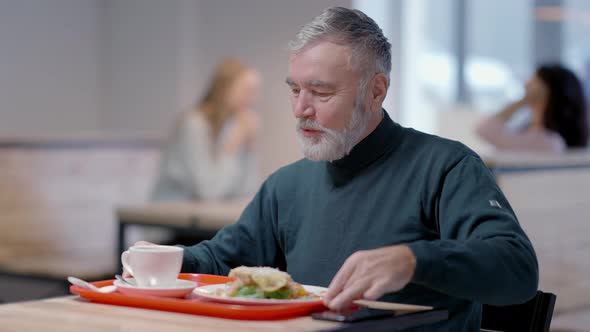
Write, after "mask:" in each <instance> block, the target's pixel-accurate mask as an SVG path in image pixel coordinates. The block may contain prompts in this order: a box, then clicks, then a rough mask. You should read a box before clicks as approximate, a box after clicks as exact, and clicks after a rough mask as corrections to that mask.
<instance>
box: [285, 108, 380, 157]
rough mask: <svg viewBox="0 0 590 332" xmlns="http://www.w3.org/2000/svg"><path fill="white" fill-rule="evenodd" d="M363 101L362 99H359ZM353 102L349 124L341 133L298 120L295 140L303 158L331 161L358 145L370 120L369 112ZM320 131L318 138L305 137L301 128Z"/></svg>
mask: <svg viewBox="0 0 590 332" xmlns="http://www.w3.org/2000/svg"><path fill="white" fill-rule="evenodd" d="M359 100H363V98H359ZM359 100H357V102H355V109H354V111H353V112H352V117H351V119H350V122H349V123H348V124H347V125H346V127H344V129H342V130H341V131H338V130H334V129H329V128H325V127H323V126H321V125H319V124H317V123H315V122H313V121H312V120H310V119H300V120H299V122H298V123H297V138H298V139H299V143H300V144H301V150H302V151H303V155H304V156H305V158H307V159H310V160H313V161H320V160H327V161H333V160H338V159H341V158H343V157H344V156H346V155H348V154H349V153H350V150H352V148H353V147H354V146H355V145H356V144H357V143H358V141H359V140H360V138H361V136H362V135H363V133H364V132H365V130H366V129H367V126H368V125H369V121H370V119H371V114H370V112H366V111H365V110H364V109H363V105H362V104H361V103H359V102H358V101H359ZM302 127H303V128H306V129H314V130H321V131H322V133H321V136H320V137H319V138H312V137H305V136H303V134H302V133H301V128H302Z"/></svg>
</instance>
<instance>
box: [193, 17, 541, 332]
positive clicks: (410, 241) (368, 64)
mask: <svg viewBox="0 0 590 332" xmlns="http://www.w3.org/2000/svg"><path fill="white" fill-rule="evenodd" d="M290 46H291V55H290V59H289V69H288V74H287V79H286V82H287V85H288V86H289V88H290V90H291V104H292V109H293V114H294V115H295V117H296V118H297V119H298V122H297V135H298V137H299V139H300V141H301V145H302V149H303V153H304V155H305V157H306V159H303V160H300V161H297V162H295V163H293V164H291V165H288V166H285V167H283V168H281V169H279V170H278V171H276V172H275V173H274V174H272V175H271V176H270V177H269V178H268V179H267V180H266V181H265V182H264V184H263V185H262V187H261V188H260V190H259V192H258V194H257V195H256V197H255V198H254V199H253V201H252V202H251V203H250V204H249V206H248V207H247V208H246V210H245V211H244V212H243V214H242V216H241V217H240V219H239V220H238V222H237V223H236V224H234V225H232V226H229V227H226V228H224V229H223V230H221V231H220V232H219V233H218V234H217V235H216V236H215V237H214V238H213V239H212V240H210V241H205V242H202V243H200V244H198V245H195V246H192V247H187V248H186V250H185V257H184V263H183V270H184V271H191V272H202V273H215V274H227V273H228V271H229V270H230V269H231V268H233V267H235V266H238V265H248V266H274V267H278V268H280V269H283V270H286V271H287V272H289V273H290V274H291V275H292V276H293V278H294V280H296V281H299V282H301V283H304V284H312V285H323V286H328V285H329V290H328V293H327V295H326V297H325V303H326V305H327V306H329V307H330V308H332V309H343V308H346V307H347V306H348V305H349V304H350V303H351V301H352V300H353V299H356V298H359V297H363V298H367V299H378V298H380V299H381V300H386V301H396V302H405V303H415V304H423V305H433V306H438V307H446V308H448V309H449V312H450V319H449V320H448V321H446V322H443V323H439V324H436V325H432V326H431V329H432V330H436V331H441V330H444V331H473V330H476V329H478V328H479V324H480V319H481V303H488V304H496V305H504V304H513V303H519V302H524V301H526V300H528V299H529V298H531V297H532V296H533V295H534V294H535V291H536V289H537V279H538V271H537V261H536V257H535V253H534V250H533V248H532V246H531V243H530V242H529V240H528V239H527V237H526V235H525V234H524V232H523V230H522V229H521V228H520V226H519V225H518V222H517V220H516V217H515V215H514V212H513V211H512V210H511V208H510V205H509V204H508V202H507V201H506V198H505V197H504V195H503V194H502V192H501V191H500V189H499V188H498V186H497V185H496V183H495V180H494V177H493V175H492V174H491V173H490V172H489V170H488V169H487V168H486V166H485V165H484V163H483V162H482V161H481V159H480V158H479V157H478V156H477V155H476V154H475V153H474V152H472V151H471V150H469V149H468V148H466V147H465V146H463V145H462V144H460V143H458V142H453V141H449V140H446V139H442V138H439V137H436V136H431V135H426V134H423V133H420V132H418V131H415V130H412V129H408V128H404V127H402V126H400V125H399V124H396V123H395V122H393V121H392V120H391V119H390V118H389V117H388V115H387V113H386V112H384V111H383V109H382V108H381V105H382V103H383V100H384V99H385V95H386V92H387V88H388V86H389V72H390V68H391V53H390V44H389V42H388V41H387V39H386V38H385V37H384V36H383V33H382V32H381V30H380V28H379V27H378V26H377V24H376V23H375V22H374V21H373V20H372V19H371V18H369V17H367V16H366V15H365V14H363V13H362V12H360V11H358V10H350V9H346V8H339V7H336V8H330V9H327V10H325V11H324V12H323V13H322V14H321V15H320V16H318V17H317V18H315V19H314V20H313V21H312V22H311V23H309V24H307V25H305V26H304V27H303V28H302V30H301V31H300V32H299V33H298V34H297V37H296V39H295V40H294V41H293V42H291V44H290Z"/></svg>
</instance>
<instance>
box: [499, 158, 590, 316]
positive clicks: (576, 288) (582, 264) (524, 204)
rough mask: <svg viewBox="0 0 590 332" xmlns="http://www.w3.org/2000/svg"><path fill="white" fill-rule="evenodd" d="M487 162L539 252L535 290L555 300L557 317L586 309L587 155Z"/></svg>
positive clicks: (589, 282) (589, 303) (589, 264)
mask: <svg viewBox="0 0 590 332" xmlns="http://www.w3.org/2000/svg"><path fill="white" fill-rule="evenodd" d="M488 160H490V161H491V165H492V169H493V170H494V171H495V173H496V176H497V179H498V183H499V185H500V187H501V188H502V190H503V191H504V193H505V194H506V196H507V197H508V200H509V201H510V204H511V205H512V207H513V209H514V211H515V212H516V214H517V216H518V219H519V221H520V223H521V225H522V227H523V228H524V230H525V231H526V233H527V235H528V236H529V238H530V239H531V241H532V243H533V246H534V247H535V250H536V252H537V258H538V260H539V275H540V280H539V283H540V285H539V288H540V289H543V290H544V291H548V292H551V293H555V294H556V295H557V298H558V300H557V302H556V305H555V312H556V314H559V313H563V312H571V311H576V310H580V309H584V308H588V307H590V260H588V258H587V252H588V251H589V250H590V240H589V238H588V234H590V208H589V207H590V152H588V151H587V150H578V151H572V152H568V153H566V154H565V155H563V154H562V155H560V154H555V155H554V154H551V155H546V154H522V153H518V154H516V153H502V154H497V155H496V156H495V157H491V158H490V157H488Z"/></svg>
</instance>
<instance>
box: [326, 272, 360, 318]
mask: <svg viewBox="0 0 590 332" xmlns="http://www.w3.org/2000/svg"><path fill="white" fill-rule="evenodd" d="M368 283H369V280H368V279H357V280H356V282H354V283H352V284H351V285H350V286H349V287H347V288H346V289H344V290H342V292H341V293H340V294H338V295H337V296H336V297H335V298H334V299H333V300H331V301H329V302H328V303H327V306H328V307H329V308H330V309H332V310H336V311H343V310H346V309H348V308H349V307H350V304H351V303H352V301H353V300H356V299H358V298H360V297H361V294H363V293H364V292H365V290H366V289H367V287H368Z"/></svg>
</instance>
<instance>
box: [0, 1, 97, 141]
mask: <svg viewBox="0 0 590 332" xmlns="http://www.w3.org/2000/svg"><path fill="white" fill-rule="evenodd" d="M99 11H100V1H98V0H51V1H46V0H12V1H9V0H8V1H0V136H15V135H31V134H41V135H43V134H59V133H63V132H66V131H71V130H90V131H93V130H96V129H98V127H99V121H98V117H99V110H100V109H101V98H100V87H99V68H98V67H99V56H100V55H99V52H98V44H97V40H99V39H100V33H101V32H100V29H99V24H100V22H99V20H100V16H99V15H97V13H98V12H99Z"/></svg>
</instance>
